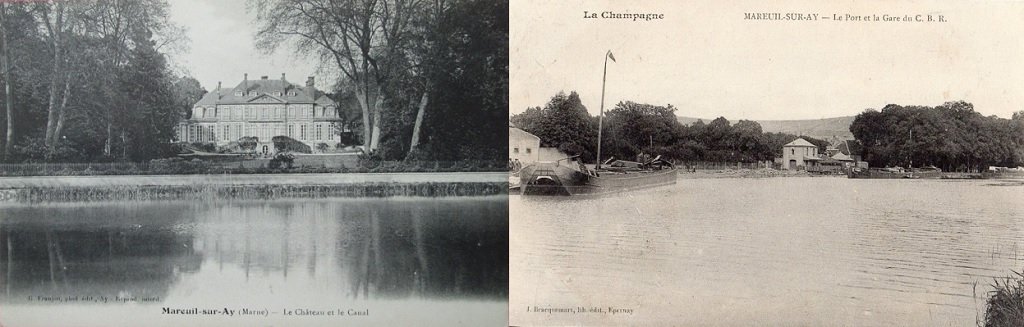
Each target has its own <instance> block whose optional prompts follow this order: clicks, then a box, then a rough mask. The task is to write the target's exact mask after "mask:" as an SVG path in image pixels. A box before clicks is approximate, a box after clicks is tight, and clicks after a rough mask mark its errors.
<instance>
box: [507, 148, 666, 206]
mask: <svg viewBox="0 0 1024 327" xmlns="http://www.w3.org/2000/svg"><path fill="white" fill-rule="evenodd" d="M574 158H575V157H570V158H565V159H560V160H558V161H555V162H537V163H534V164H531V165H527V166H526V167H523V169H522V170H521V171H520V178H521V183H520V186H519V191H520V194H523V195H562V196H568V195H604V194H612V193H618V192H624V191H631V190H638V189H644V188H650V187H655V186H662V185H671V184H675V183H676V177H677V175H676V173H677V172H676V169H675V167H674V166H673V165H672V164H671V163H669V162H667V161H664V160H661V157H660V156H659V157H657V158H655V159H654V160H651V161H649V162H645V163H638V162H631V161H624V160H615V159H609V160H608V161H607V162H606V163H605V166H606V167H607V168H606V169H590V168H587V167H586V166H585V165H583V164H581V163H579V162H574V161H571V160H572V159H574Z"/></svg>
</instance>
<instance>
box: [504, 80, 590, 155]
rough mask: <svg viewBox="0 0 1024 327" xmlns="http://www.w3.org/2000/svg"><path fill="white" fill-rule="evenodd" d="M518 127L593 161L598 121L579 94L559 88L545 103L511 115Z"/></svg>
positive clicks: (549, 144)
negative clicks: (560, 90) (565, 91)
mask: <svg viewBox="0 0 1024 327" xmlns="http://www.w3.org/2000/svg"><path fill="white" fill-rule="evenodd" d="M511 121H512V123H513V124H515V125H516V127H518V128H520V129H522V130H524V131H526V132H529V133H531V134H533V135H536V136H537V137H539V138H540V146H541V147H554V148H558V149H559V150H561V151H563V152H565V153H567V154H569V155H580V156H581V157H582V158H583V160H585V161H590V162H593V161H594V160H595V153H594V151H595V150H596V148H597V125H596V123H595V121H593V120H592V119H591V117H590V114H588V113H587V108H586V107H584V106H583V103H582V102H581V101H580V96H579V94H576V92H571V93H569V94H568V95H566V94H565V93H564V92H559V93H558V94H556V95H555V96H554V97H552V98H551V101H549V102H548V103H547V105H545V106H544V108H541V107H534V108H529V109H526V111H525V112H523V113H521V114H517V115H513V116H512V118H511Z"/></svg>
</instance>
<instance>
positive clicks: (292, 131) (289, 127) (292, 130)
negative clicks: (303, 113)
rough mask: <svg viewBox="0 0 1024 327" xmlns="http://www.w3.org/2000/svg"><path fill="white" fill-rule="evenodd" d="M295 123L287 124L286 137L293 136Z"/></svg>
mask: <svg viewBox="0 0 1024 327" xmlns="http://www.w3.org/2000/svg"><path fill="white" fill-rule="evenodd" d="M294 134H295V125H288V137H295V136H294Z"/></svg>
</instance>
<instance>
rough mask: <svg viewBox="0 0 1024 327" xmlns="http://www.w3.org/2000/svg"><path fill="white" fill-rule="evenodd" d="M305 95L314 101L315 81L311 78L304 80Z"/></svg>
mask: <svg viewBox="0 0 1024 327" xmlns="http://www.w3.org/2000/svg"><path fill="white" fill-rule="evenodd" d="M306 94H309V97H310V98H313V100H316V80H315V79H313V76H310V77H308V78H306Z"/></svg>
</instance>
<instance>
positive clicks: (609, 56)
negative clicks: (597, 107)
mask: <svg viewBox="0 0 1024 327" xmlns="http://www.w3.org/2000/svg"><path fill="white" fill-rule="evenodd" d="M608 59H611V60H612V61H614V62H617V61H615V56H613V55H612V50H608V52H607V53H605V55H604V74H603V75H602V76H601V112H600V113H599V114H598V115H597V166H596V168H601V127H602V126H601V125H602V121H603V119H604V85H605V82H606V81H607V80H608Z"/></svg>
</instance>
